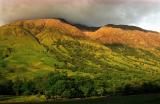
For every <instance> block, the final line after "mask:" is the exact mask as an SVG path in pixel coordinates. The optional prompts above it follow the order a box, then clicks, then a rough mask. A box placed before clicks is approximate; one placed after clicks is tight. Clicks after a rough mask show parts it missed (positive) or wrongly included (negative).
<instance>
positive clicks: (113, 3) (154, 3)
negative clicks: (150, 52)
mask: <svg viewBox="0 0 160 104" xmlns="http://www.w3.org/2000/svg"><path fill="white" fill-rule="evenodd" d="M0 5H1V7H0V23H1V24H6V23H10V22H12V21H16V20H24V19H37V18H65V19H66V20H67V21H69V22H72V23H77V24H84V25H87V26H89V27H99V26H103V25H106V24H125V25H136V26H140V27H143V28H146V29H149V30H157V31H159V26H160V24H159V23H160V21H159V18H160V13H159V9H160V3H159V1H158V0H147V1H146V0H118V1H117V0H69V1H68V0H43V1H41V2H39V0H0ZM24 11H25V12H24ZM35 14H36V15H35Z"/></svg>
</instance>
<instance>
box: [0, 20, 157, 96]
mask: <svg viewBox="0 0 160 104" xmlns="http://www.w3.org/2000/svg"><path fill="white" fill-rule="evenodd" d="M127 33H128V34H127ZM86 35H87V36H86ZM158 35H159V34H157V33H152V32H149V33H148V32H143V31H140V30H122V29H117V28H115V29H113V28H110V27H102V28H101V29H99V30H97V31H95V32H90V33H87V34H85V33H83V32H82V31H81V30H80V29H78V28H76V27H74V26H71V25H69V24H66V23H63V22H62V21H59V20H55V19H53V20H27V21H19V22H15V23H12V24H9V25H5V26H2V27H0V77H1V80H0V92H1V94H16V95H25V94H28V95H30V94H44V95H46V96H47V97H51V96H52V97H53V96H60V97H87V96H102V95H107V94H113V93H114V94H115V93H129V94H131V93H144V92H145V91H147V92H157V91H159V89H160V81H159V79H160V76H159V75H160V55H159V53H160V50H159V48H158V47H159V40H158V38H159V36H158ZM88 36H89V37H88ZM138 36H139V37H138ZM142 37H144V39H143V38H142ZM127 39H128V40H127ZM132 39H133V40H132ZM147 39H148V40H147ZM141 40H144V41H141ZM141 42H143V44H142V43H141ZM152 42H153V43H152ZM136 43H137V44H136ZM48 73H50V74H48ZM10 80H11V81H10ZM68 85H70V86H68ZM6 86H8V87H6ZM30 86H32V87H30ZM5 88H7V89H5ZM4 89H5V90H4Z"/></svg>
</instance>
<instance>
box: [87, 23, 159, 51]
mask: <svg viewBox="0 0 160 104" xmlns="http://www.w3.org/2000/svg"><path fill="white" fill-rule="evenodd" d="M86 34H87V36H88V37H90V38H91V39H92V40H96V41H98V42H100V43H103V44H113V43H114V44H115V43H116V44H125V45H128V46H131V47H136V48H153V47H154V48H156V47H159V46H160V34H159V33H158V32H153V31H148V30H144V29H141V28H139V27H135V26H127V25H107V26H104V27H101V28H100V29H98V30H97V31H94V32H86Z"/></svg>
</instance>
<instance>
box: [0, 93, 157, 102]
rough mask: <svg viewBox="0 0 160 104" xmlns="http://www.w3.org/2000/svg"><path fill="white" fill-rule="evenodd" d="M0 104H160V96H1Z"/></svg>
mask: <svg viewBox="0 0 160 104" xmlns="http://www.w3.org/2000/svg"><path fill="white" fill-rule="evenodd" d="M0 104H160V94H149V95H130V96H109V97H100V98H94V97H93V98H87V99H63V100H62V99H61V100H49V101H45V99H44V96H41V97H37V96H20V97H11V96H0Z"/></svg>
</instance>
